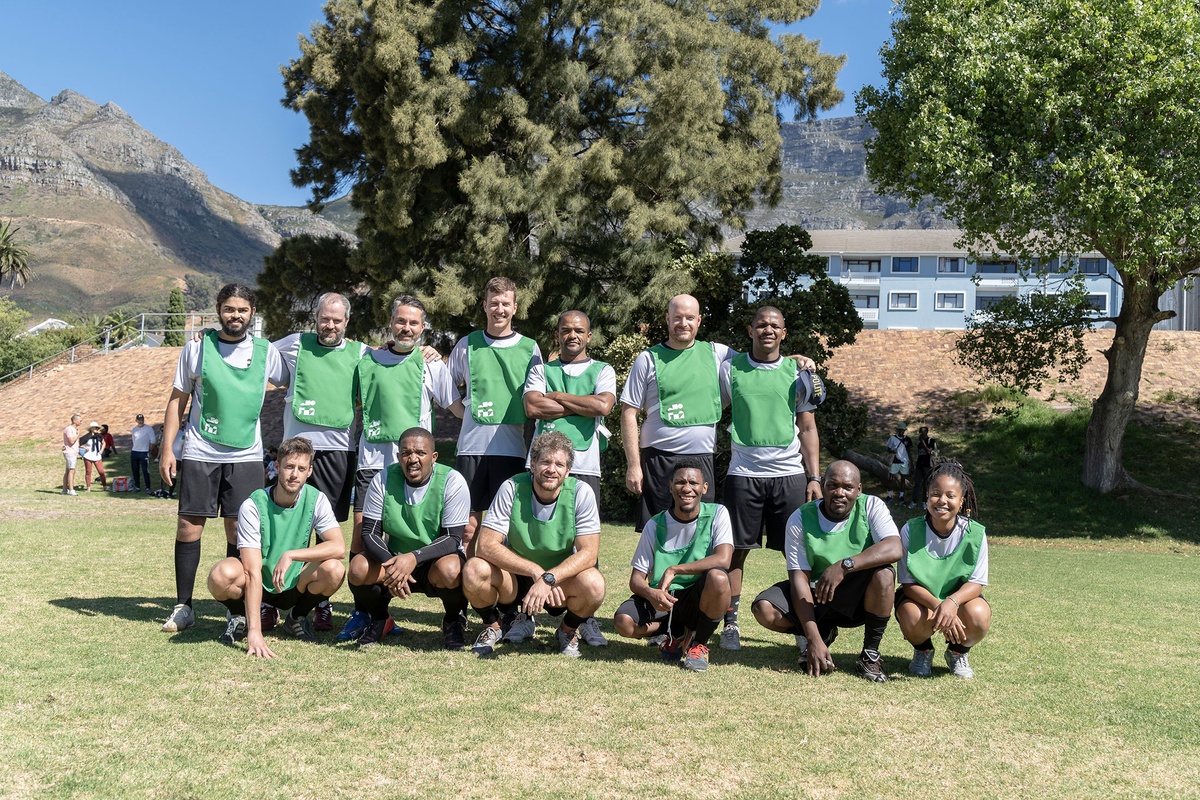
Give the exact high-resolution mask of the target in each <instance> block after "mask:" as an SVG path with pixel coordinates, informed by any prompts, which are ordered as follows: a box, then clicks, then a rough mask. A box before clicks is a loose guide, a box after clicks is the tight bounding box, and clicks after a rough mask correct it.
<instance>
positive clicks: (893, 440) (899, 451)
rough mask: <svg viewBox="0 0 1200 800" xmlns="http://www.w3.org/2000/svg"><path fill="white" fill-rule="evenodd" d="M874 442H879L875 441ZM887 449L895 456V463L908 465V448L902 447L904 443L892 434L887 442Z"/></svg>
mask: <svg viewBox="0 0 1200 800" xmlns="http://www.w3.org/2000/svg"><path fill="white" fill-rule="evenodd" d="M875 441H879V440H878V439H876V440H875ZM886 446H887V449H888V450H890V451H892V452H893V453H895V454H896V462H897V463H898V464H907V463H908V448H907V447H905V446H904V442H903V441H902V440H901V439H900V437H899V436H897V435H896V434H894V433H893V434H892V435H891V436H889V437H888V440H887V445H886Z"/></svg>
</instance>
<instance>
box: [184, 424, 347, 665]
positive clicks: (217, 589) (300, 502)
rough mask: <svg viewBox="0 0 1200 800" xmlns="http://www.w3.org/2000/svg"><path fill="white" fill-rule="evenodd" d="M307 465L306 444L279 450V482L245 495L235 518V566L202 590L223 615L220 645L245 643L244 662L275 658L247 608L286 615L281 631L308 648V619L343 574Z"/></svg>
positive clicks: (333, 523)
mask: <svg viewBox="0 0 1200 800" xmlns="http://www.w3.org/2000/svg"><path fill="white" fill-rule="evenodd" d="M312 459H313V448H312V445H311V444H309V442H308V440H307V439H304V438H301V437H296V438H295V439H287V440H285V441H284V442H283V443H282V444H281V445H279V480H278V482H277V483H276V484H275V486H274V487H272V488H271V489H269V490H268V489H258V490H256V491H254V492H252V493H251V494H250V497H249V498H248V499H247V500H246V501H245V502H244V503H242V506H241V509H240V510H239V511H238V521H237V536H238V538H237V543H238V552H239V553H240V560H239V558H238V557H227V558H224V559H222V560H221V561H218V562H217V564H216V566H214V567H213V568H212V572H210V573H209V575H208V590H209V591H210V592H212V596H213V597H214V598H216V599H217V600H218V601H219V602H221V603H222V604H223V605H224V606H225V608H226V609H228V610H229V622H228V623H227V624H226V626H225V632H224V633H223V634H221V641H222V642H225V643H226V644H233V643H234V642H236V641H238V640H239V639H241V638H242V637H243V636H245V637H246V639H247V644H248V646H249V647H248V650H247V655H251V656H262V657H263V658H274V657H275V654H274V653H273V652H271V648H269V647H267V643H266V642H265V641H264V640H263V635H262V633H263V632H262V623H261V620H260V618H259V616H258V615H256V614H250V615H249V620H248V621H247V615H246V607H247V606H249V607H250V608H252V609H253V608H258V607H259V606H260V605H261V604H262V602H263V601H264V600H265V601H266V602H268V603H270V605H271V606H272V607H273V608H290V609H291V613H290V614H288V617H287V619H286V620H284V622H283V626H282V627H283V630H284V631H285V632H286V633H287V634H288V635H290V636H293V637H295V638H296V639H300V640H301V641H312V639H313V635H312V630H311V627H310V625H309V622H308V613H309V612H310V611H312V609H313V608H314V607H315V606H316V605H317V603H319V602H321V601H322V600H328V599H329V598H330V597H331V596H332V595H333V593H334V592H336V591H337V590H338V587H339V586H341V585H342V578H343V577H344V576H345V574H346V568H345V567H343V566H342V558H344V557H345V555H346V541H345V539H343V538H342V529H341V528H340V527H339V526H338V521H337V519H335V518H334V515H333V509H332V508H331V507H330V505H329V498H327V497H325V495H324V494H323V493H321V492H320V491H318V490H317V489H316V488H314V487H313V486H311V485H310V484H308V483H307V481H308V478H309V476H310V474H311V473H312ZM313 531H316V533H317V539H318V540H319V543H318V544H316V545H312V544H311V543H312V534H313Z"/></svg>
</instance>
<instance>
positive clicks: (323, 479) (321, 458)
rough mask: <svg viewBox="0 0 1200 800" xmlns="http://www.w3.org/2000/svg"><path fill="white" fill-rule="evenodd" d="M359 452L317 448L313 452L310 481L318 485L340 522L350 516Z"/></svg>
mask: <svg viewBox="0 0 1200 800" xmlns="http://www.w3.org/2000/svg"><path fill="white" fill-rule="evenodd" d="M357 461H358V453H351V452H349V451H346V450H317V451H316V452H315V453H314V454H313V461H312V467H313V471H312V474H311V475H309V476H308V482H309V483H311V484H312V485H313V486H315V487H317V489H319V490H320V491H321V493H322V494H324V495H325V497H326V499H327V500H329V504H330V505H331V506H333V516H334V518H335V519H336V520H337V521H338V522H345V521H346V520H347V519H349V518H350V493H351V491H352V490H353V489H354V478H355V475H354V465H355V463H356V462H357Z"/></svg>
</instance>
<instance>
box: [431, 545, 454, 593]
mask: <svg viewBox="0 0 1200 800" xmlns="http://www.w3.org/2000/svg"><path fill="white" fill-rule="evenodd" d="M461 579H462V559H460V558H459V557H458V554H457V553H451V554H450V555H448V556H442V557H441V558H439V559H438V560H437V561H435V562H434V563H433V566H432V567H430V568H429V582H430V583H432V584H433V585H434V586H436V587H437V588H439V589H453V588H454V587H456V586H458V585H459V583H460V581H461Z"/></svg>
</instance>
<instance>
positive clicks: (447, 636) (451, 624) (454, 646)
mask: <svg viewBox="0 0 1200 800" xmlns="http://www.w3.org/2000/svg"><path fill="white" fill-rule="evenodd" d="M442 641H444V642H445V643H446V649H447V650H462V649H463V648H464V647H466V646H467V634H466V631H465V630H464V628H463V622H462V615H461V614H455V615H454V616H453V617H451V618H450V619H449V620H445V619H443V620H442Z"/></svg>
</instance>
